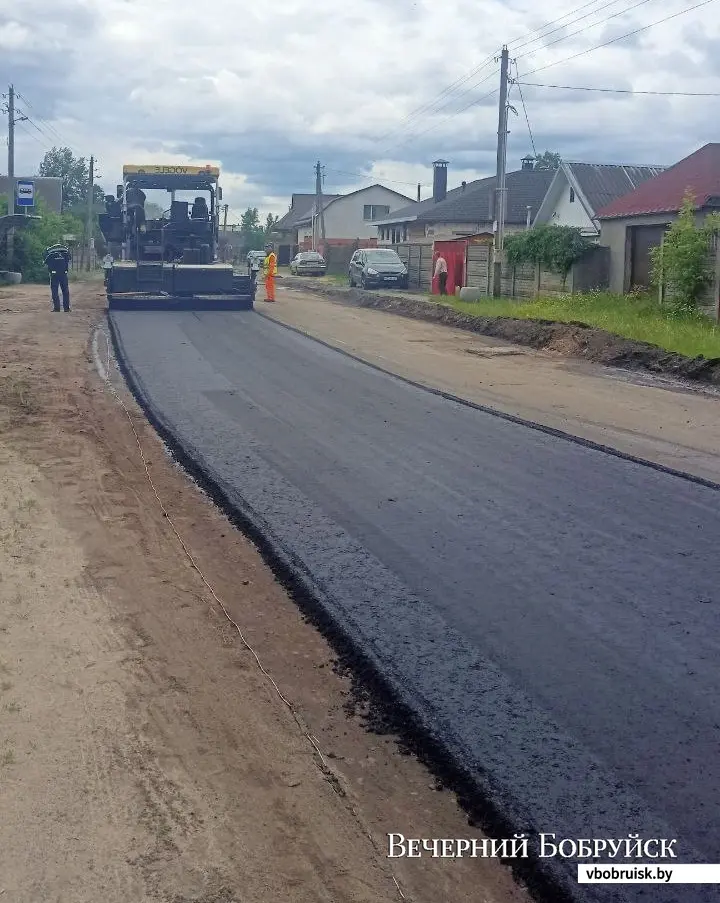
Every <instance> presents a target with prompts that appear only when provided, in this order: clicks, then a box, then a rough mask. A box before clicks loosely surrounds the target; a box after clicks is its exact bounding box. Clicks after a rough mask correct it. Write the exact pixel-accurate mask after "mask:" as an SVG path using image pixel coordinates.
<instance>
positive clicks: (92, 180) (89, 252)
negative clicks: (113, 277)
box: [85, 157, 95, 270]
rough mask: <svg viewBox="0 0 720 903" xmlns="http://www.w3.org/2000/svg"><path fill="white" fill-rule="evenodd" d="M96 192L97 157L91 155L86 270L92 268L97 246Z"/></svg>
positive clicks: (86, 225) (86, 227)
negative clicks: (95, 221)
mask: <svg viewBox="0 0 720 903" xmlns="http://www.w3.org/2000/svg"><path fill="white" fill-rule="evenodd" d="M94 193H95V158H94V157H90V168H89V170H88V186H87V221H86V224H85V230H86V233H87V234H86V239H87V242H86V244H87V263H86V266H85V269H86V270H89V269H90V261H91V260H92V253H93V250H94V248H95V241H94V238H93V200H94V198H93V195H94Z"/></svg>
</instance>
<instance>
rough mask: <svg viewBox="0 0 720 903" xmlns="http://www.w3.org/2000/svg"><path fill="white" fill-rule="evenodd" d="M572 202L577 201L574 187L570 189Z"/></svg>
mask: <svg viewBox="0 0 720 903" xmlns="http://www.w3.org/2000/svg"><path fill="white" fill-rule="evenodd" d="M570 203H571V204H574V203H575V189H574V188H571V189H570Z"/></svg>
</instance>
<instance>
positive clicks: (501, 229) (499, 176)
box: [493, 46, 510, 295]
mask: <svg viewBox="0 0 720 903" xmlns="http://www.w3.org/2000/svg"><path fill="white" fill-rule="evenodd" d="M509 64H510V54H509V51H508V49H507V47H506V46H504V47H503V49H502V54H501V56H500V101H499V107H498V141H497V163H496V184H495V223H496V232H495V261H494V267H493V276H494V278H493V294H494V295H499V294H500V279H501V273H502V259H503V249H504V244H505V208H506V202H505V193H506V189H505V167H506V162H507V136H508V127H507V126H508V70H509V68H510V66H509Z"/></svg>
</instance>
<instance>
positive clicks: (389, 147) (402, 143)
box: [378, 69, 499, 156]
mask: <svg viewBox="0 0 720 903" xmlns="http://www.w3.org/2000/svg"><path fill="white" fill-rule="evenodd" d="M498 72H499V69H496V70H495V71H494V72H491V73H490V75H488V76H486V77H485V78H483V79H481V81H479V82H477V83H476V84H474V85H472V86H471V87H470V88H468V89H467V90H465V91H463V92H461V93H460V94H459V95H458V96H459V97H462V96H463V95H464V94H468V93H469V92H470V91H472V90H474V89H475V88H478V87H480V85H482V84H484V83H485V82H487V81H489V80H490V79H491V78H494V77H495V76H496V75H497V74H498ZM497 90H498V89H497V88H494V89H493V90H492V91H490V92H489V93H488V94H483V95H482V97H478V98H476V99H475V100H472V101H470V103H469V104H467V105H466V106H464V107H462V108H461V109H460V110H455V111H454V112H453V113H450V114H449V115H447V116H444V117H443V118H442V119H441V120H440V121H439V122H436V123H434V124H432V125H430V126H428V128H426V129H423V130H422V131H421V132H415V133H414V134H410V135H408V136H407V137H406V138H405V139H404V140H403V141H399V142H395V143H393V144H389V145H386V147H385V148H383V149H382V150H381V151H380V153H379V155H378V156H382V155H384V154H385V153H387V151H389V150H394V149H395V148H398V147H404V146H405V145H406V144H408V142H410V141H414V140H415V139H417V138H420V137H422V135H426V134H427V133H428V132H431V131H433V130H434V129H436V128H438V127H439V126H441V125H443V124H444V123H445V122H448V121H449V120H450V119H452V118H453V117H454V116H459V115H460V114H461V113H464V112H465V111H466V110H469V109H470V107H474V106H475V105H476V104H479V103H480V102H481V101H483V100H485V99H486V98H487V97H492V95H493V94H495V93H497ZM444 106H448V104H445V105H444ZM443 108H444V107H440V108H439V110H441V109H443ZM439 110H438V111H437V112H439Z"/></svg>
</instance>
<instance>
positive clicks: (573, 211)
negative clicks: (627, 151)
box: [533, 161, 667, 238]
mask: <svg viewBox="0 0 720 903" xmlns="http://www.w3.org/2000/svg"><path fill="white" fill-rule="evenodd" d="M666 168H667V167H665V166H632V165H629V164H625V163H573V162H570V161H567V162H563V163H561V164H560V166H559V167H558V169H557V170H556V172H555V177H554V178H553V180H552V182H551V183H550V187H549V188H548V191H547V194H546V195H545V198H544V199H543V202H542V204H541V205H540V209H539V210H538V211H537V215H536V216H535V219H534V220H533V226H543V225H547V226H571V227H573V228H575V229H580V231H581V232H582V234H583V235H586V236H587V237H588V238H596V237H597V236H598V235H599V234H600V223H599V221H598V219H597V211H598V210H601V209H602V208H603V207H607V205H608V204H610V203H612V202H613V201H614V200H617V198H619V197H622V196H623V195H625V194H627V193H628V192H629V191H634V190H635V189H636V188H637V187H638V186H639V185H642V184H643V182H647V180H648V179H653V178H654V177H655V176H657V175H660V173H661V172H663V171H664V170H665V169H666Z"/></svg>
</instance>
